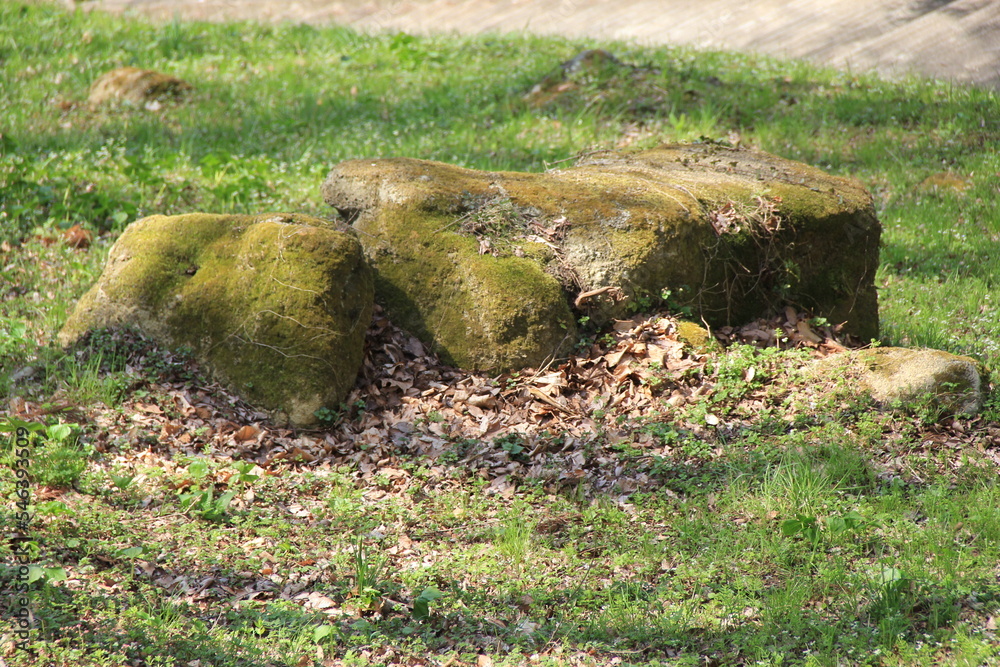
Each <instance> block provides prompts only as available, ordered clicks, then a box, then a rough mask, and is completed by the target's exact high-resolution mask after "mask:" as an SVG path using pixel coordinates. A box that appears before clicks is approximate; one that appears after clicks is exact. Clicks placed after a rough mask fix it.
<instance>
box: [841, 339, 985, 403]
mask: <svg viewBox="0 0 1000 667" xmlns="http://www.w3.org/2000/svg"><path fill="white" fill-rule="evenodd" d="M857 354H858V363H859V364H860V367H861V369H862V380H863V382H864V383H865V384H866V385H867V386H868V388H869V389H870V390H871V393H872V398H874V399H875V400H876V401H878V402H880V403H882V404H885V405H899V404H902V405H906V404H912V403H917V402H920V401H924V400H932V401H934V402H935V403H936V404H937V405H938V406H939V407H940V408H941V409H943V410H944V411H946V412H948V413H950V414H966V415H975V414H976V413H978V412H979V411H980V410H981V409H982V406H983V389H982V379H981V376H980V372H979V366H978V364H977V363H976V360H975V359H972V358H971V357H964V356H959V355H955V354H951V353H949V352H944V351H942V350H928V349H907V348H900V347H886V348H875V349H872V350H864V351H862V352H859V353H857Z"/></svg>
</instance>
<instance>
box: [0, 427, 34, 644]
mask: <svg viewBox="0 0 1000 667" xmlns="http://www.w3.org/2000/svg"><path fill="white" fill-rule="evenodd" d="M5 427H6V428H5ZM38 427H39V425H37V424H30V423H25V422H19V421H17V420H12V421H11V422H8V423H4V424H0V432H3V431H7V432H8V433H10V437H12V438H13V443H12V444H13V453H14V460H13V462H12V463H11V469H12V470H13V472H14V478H15V481H14V484H15V492H14V496H15V502H14V512H13V516H12V520H11V521H10V522H9V525H12V526H13V527H14V528H15V532H14V534H13V535H11V536H10V544H11V551H12V552H13V557H14V563H13V566H12V569H13V575H14V576H13V577H12V578H11V581H10V584H9V588H7V589H6V590H5V591H4V594H5V598H6V604H5V606H6V607H7V609H8V612H9V617H10V631H11V636H12V637H13V639H14V646H15V648H16V649H17V650H19V651H27V650H29V649H28V646H29V644H30V643H31V633H32V630H33V626H34V613H33V611H32V599H31V587H30V584H31V549H30V544H29V543H30V542H31V535H30V532H31V514H30V512H29V509H30V507H31V453H32V451H31V440H32V439H31V433H32V431H34V430H36V429H37V428H38Z"/></svg>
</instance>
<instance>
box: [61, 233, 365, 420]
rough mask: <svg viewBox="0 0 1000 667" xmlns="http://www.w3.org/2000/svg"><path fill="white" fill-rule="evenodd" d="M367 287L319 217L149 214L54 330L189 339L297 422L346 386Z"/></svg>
mask: <svg viewBox="0 0 1000 667" xmlns="http://www.w3.org/2000/svg"><path fill="white" fill-rule="evenodd" d="M373 293H374V287H373V282H372V276H371V270H370V269H369V267H368V265H367V263H366V262H365V260H364V256H363V253H362V250H361V245H360V244H359V243H358V240H357V239H356V238H355V236H354V235H353V234H351V233H346V232H344V231H338V230H336V229H334V228H333V227H332V226H331V224H330V223H328V222H326V221H322V220H318V219H316V218H310V217H308V216H302V215H287V214H273V215H259V216H235V215H208V214H191V215H180V216H169V217H168V216H151V217H148V218H144V219H142V220H139V221H137V222H134V223H133V224H131V225H130V226H129V227H128V228H127V229H126V230H125V232H124V233H123V234H122V235H121V237H120V238H119V239H118V241H117V243H115V245H114V247H113V248H112V250H111V254H110V256H109V258H108V263H107V266H106V267H105V269H104V273H103V274H102V275H101V277H100V279H99V280H98V282H97V284H95V285H94V286H93V287H92V288H91V289H90V291H88V292H87V293H86V294H85V295H84V296H83V298H82V299H80V302H79V303H78V304H77V306H76V309H75V310H74V312H73V314H72V315H71V316H70V318H69V320H68V321H67V322H66V325H65V327H64V328H63V330H62V331H61V332H60V335H59V339H60V342H61V343H62V344H63V345H70V344H72V343H73V342H74V341H75V340H76V339H78V338H79V337H80V336H81V335H83V333H84V332H86V331H88V330H90V329H100V328H105V327H113V326H119V325H129V326H133V327H136V328H138V329H139V330H141V331H143V332H144V333H146V334H147V335H149V336H151V337H152V338H153V339H154V340H157V341H158V342H160V343H162V344H164V345H168V346H187V347H190V348H191V349H192V350H193V351H194V353H195V355H196V356H197V357H198V358H199V359H200V360H201V361H202V362H203V363H204V364H205V365H206V366H207V367H208V368H210V369H211V370H212V372H214V373H215V374H216V376H217V377H219V379H220V380H222V381H223V382H225V383H227V384H228V385H230V386H231V387H232V388H233V389H235V390H236V391H238V392H239V393H241V394H242V395H244V396H246V397H247V398H248V399H249V400H250V401H251V402H253V403H255V404H257V405H259V406H260V407H262V408H264V409H267V410H270V411H272V412H274V413H276V414H277V415H278V416H279V417H281V416H284V417H286V418H287V419H288V420H290V421H291V422H292V423H294V424H298V425H303V424H309V423H311V422H313V421H315V417H314V415H313V413H314V412H315V411H316V410H318V409H319V408H321V407H328V408H334V409H335V408H337V407H338V405H339V404H340V402H341V401H342V400H343V399H344V397H345V396H346V395H347V392H348V391H349V390H350V388H351V386H352V385H353V383H354V380H355V378H356V376H357V372H358V369H359V368H360V365H361V359H362V352H363V345H364V336H365V330H366V328H367V326H368V323H369V320H370V319H371V309H372V303H373Z"/></svg>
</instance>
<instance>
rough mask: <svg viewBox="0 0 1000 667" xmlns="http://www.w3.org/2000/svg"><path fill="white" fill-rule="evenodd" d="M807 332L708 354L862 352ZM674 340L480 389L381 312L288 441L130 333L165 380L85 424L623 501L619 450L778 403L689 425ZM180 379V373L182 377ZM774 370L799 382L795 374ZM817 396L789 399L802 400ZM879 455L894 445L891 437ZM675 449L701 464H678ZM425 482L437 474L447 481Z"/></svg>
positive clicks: (495, 488)
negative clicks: (315, 415) (169, 372)
mask: <svg viewBox="0 0 1000 667" xmlns="http://www.w3.org/2000/svg"><path fill="white" fill-rule="evenodd" d="M813 322H814V321H813V320H810V318H809V316H808V315H807V314H805V313H798V312H796V311H795V310H794V309H793V308H787V309H786V310H785V312H783V313H782V314H780V315H778V316H775V317H774V318H772V319H770V320H758V321H756V322H753V323H750V324H747V325H745V326H742V327H736V328H734V327H724V328H722V329H720V330H719V331H716V332H715V333H714V340H713V341H712V342H713V343H714V342H716V341H718V342H721V343H723V344H725V345H731V344H734V343H742V344H749V345H755V346H757V347H759V348H764V349H768V348H770V349H791V348H803V349H805V350H809V351H810V352H811V354H809V355H808V356H810V357H824V356H827V355H829V354H832V353H837V352H843V351H845V350H847V349H848V347H847V346H857V341H851V340H847V339H846V338H845V337H841V336H840V334H839V331H838V328H837V327H831V326H828V325H827V326H814V324H813ZM679 325H680V326H681V327H683V326H684V324H683V323H679V322H678V320H677V319H675V318H673V317H672V316H670V315H669V314H653V315H648V314H644V315H637V316H635V317H633V318H631V319H627V320H620V321H615V322H614V323H613V326H612V327H611V330H610V331H609V332H608V333H607V334H605V335H603V336H602V337H601V338H600V341H599V342H592V343H591V344H590V345H588V346H586V347H585V348H584V349H582V350H578V353H577V354H576V355H575V356H573V357H571V358H570V359H568V360H566V361H563V362H562V363H560V364H558V365H553V366H550V367H547V368H543V369H539V370H533V369H527V370H525V371H523V372H521V373H513V374H504V375H500V376H497V377H489V376H486V375H483V374H477V373H472V372H466V371H462V370H459V369H456V368H453V367H450V366H446V365H444V364H442V363H441V362H440V361H439V360H438V359H437V358H436V357H435V356H434V355H433V354H431V353H430V352H428V350H427V349H426V348H425V346H424V345H423V344H422V343H421V342H420V341H419V340H417V339H416V338H415V337H413V336H411V335H410V334H408V333H407V332H405V331H403V330H401V329H399V328H398V327H396V326H394V325H393V324H392V323H391V322H390V321H389V320H388V318H387V317H386V316H385V314H384V313H383V312H382V311H381V309H380V308H379V307H378V306H376V307H375V314H374V317H373V321H372V324H371V326H370V328H369V330H368V333H367V338H366V349H365V357H364V363H363V367H362V369H361V372H360V374H359V378H358V381H357V383H356V385H355V387H354V389H353V390H352V392H351V394H350V395H349V397H348V399H347V401H346V402H345V403H344V404H342V406H341V408H342V410H341V411H340V413H335V414H327V415H324V416H325V417H328V418H329V421H330V422H331V423H330V424H329V426H328V427H327V428H323V429H317V430H298V431H296V430H292V429H289V428H283V427H281V426H276V425H274V424H272V423H270V422H269V421H268V419H267V415H266V414H264V413H261V412H258V411H256V410H254V409H253V408H252V407H251V406H249V405H247V404H246V403H244V402H243V401H242V400H241V399H239V398H238V397H237V396H235V395H234V394H232V393H231V392H228V391H227V390H226V389H225V388H223V387H221V386H219V385H218V384H215V383H211V382H206V381H195V382H192V380H193V379H197V378H199V377H200V375H199V371H198V369H197V368H196V367H195V366H194V363H193V362H192V361H190V360H189V359H186V358H184V357H180V356H177V355H172V354H171V353H169V352H166V351H163V350H159V349H156V348H155V347H154V346H153V345H152V344H151V343H150V342H149V341H148V340H145V339H144V338H142V336H141V335H139V334H136V333H134V332H131V331H119V332H111V333H109V334H108V335H111V336H112V337H113V338H114V339H115V340H114V342H113V343H114V344H115V345H119V346H121V347H123V348H124V349H125V350H126V352H127V354H130V355H131V356H130V363H131V364H132V365H130V367H129V368H130V369H132V368H133V367H139V366H141V365H142V364H143V363H144V361H145V359H144V356H145V355H153V354H155V355H157V356H158V357H161V358H162V359H161V361H160V362H159V364H160V366H161V367H162V366H171V365H172V366H173V367H174V370H175V377H173V378H170V379H172V380H173V381H166V382H162V383H158V384H154V385H150V386H149V387H148V389H149V391H144V392H139V394H138V396H141V398H140V397H136V395H133V396H132V397H129V398H127V399H126V400H125V401H124V403H123V404H122V405H121V408H122V409H121V410H111V409H102V406H99V405H98V406H96V407H95V406H89V407H88V412H89V415H88V417H89V421H91V422H92V423H93V424H94V425H95V426H96V427H97V428H98V430H97V433H96V435H95V441H94V443H93V444H94V445H95V447H96V449H97V450H98V451H100V452H113V451H117V450H133V449H135V446H136V445H137V444H139V445H145V446H146V447H147V448H148V449H149V450H150V451H151V452H153V453H156V454H160V455H166V456H167V457H172V456H175V455H187V456H191V455H200V454H202V453H204V452H206V451H211V452H212V453H213V455H215V456H221V457H227V456H228V457H231V458H232V459H234V460H245V461H252V462H254V463H255V464H257V465H259V466H261V467H262V468H264V469H268V468H271V467H274V466H276V465H278V464H280V463H290V464H304V465H307V466H320V465H322V466H339V465H349V466H351V467H352V468H354V469H356V473H357V476H358V479H359V483H364V482H365V481H367V480H370V479H372V478H373V477H374V476H376V475H378V474H386V473H387V472H388V474H390V476H392V475H398V476H399V477H400V478H401V479H399V480H398V482H397V484H396V485H395V487H396V490H397V491H402V490H404V489H405V487H406V486H407V485H408V481H407V480H406V479H405V478H406V477H407V475H406V473H405V472H404V471H401V470H399V469H398V464H399V462H400V459H401V457H426V458H427V459H430V460H431V461H440V462H446V464H447V465H452V466H457V467H460V468H462V469H464V470H466V471H475V472H476V473H477V474H479V475H480V476H482V477H484V478H486V479H488V480H489V482H490V486H489V492H491V493H499V494H502V495H503V496H505V497H509V496H511V495H512V494H513V493H514V491H515V489H516V488H517V485H518V484H519V483H520V482H522V481H524V480H527V479H534V480H539V481H541V482H542V483H543V484H544V485H545V486H546V488H550V487H551V489H552V490H557V489H559V488H560V487H565V486H574V487H575V486H577V485H580V484H582V485H583V486H584V488H585V489H586V491H587V495H592V494H597V493H601V494H607V493H616V494H619V495H624V496H627V494H629V493H631V492H634V491H640V490H641V491H648V490H652V489H655V488H658V487H659V486H660V483H659V481H657V480H656V479H653V478H650V476H648V475H646V474H644V473H642V472H636V470H635V469H631V470H630V469H626V468H623V467H622V465H621V464H620V459H621V457H620V455H619V452H618V450H619V449H620V448H618V447H616V445H619V444H621V443H631V444H633V445H636V446H638V447H640V448H641V449H642V450H643V452H644V454H645V455H646V456H647V457H666V458H671V459H675V460H677V462H679V463H687V464H691V465H694V466H697V465H698V464H699V463H700V462H703V461H704V459H705V455H706V451H707V450H705V449H704V448H697V447H687V448H683V447H677V446H676V441H677V440H681V441H689V442H695V441H697V442H703V443H708V444H709V445H717V444H721V443H722V442H724V441H725V440H726V439H727V437H729V436H732V435H734V434H738V433H739V432H740V429H742V428H745V427H747V426H750V425H751V422H752V420H751V419H749V418H747V417H748V416H750V415H753V414H754V412H755V411H759V410H760V409H763V408H766V407H767V405H768V404H773V403H774V401H775V398H774V396H773V391H772V393H771V394H770V395H769V393H768V392H769V389H773V387H771V385H772V384H779V383H777V382H774V383H772V382H771V381H770V380H768V379H764V381H761V378H760V377H756V378H755V375H756V374H757V373H756V369H755V368H754V366H749V367H748V368H747V369H745V370H744V373H743V380H744V385H745V391H742V392H741V395H740V396H739V397H738V401H737V402H736V403H735V404H732V402H730V404H729V405H728V406H727V407H724V408H723V410H724V411H727V412H728V416H727V415H722V414H719V415H717V414H714V413H713V412H710V411H702V412H698V411H696V410H686V409H685V408H690V407H691V406H694V405H697V404H698V403H699V402H703V401H705V400H706V399H711V398H712V397H713V392H714V391H715V386H716V384H717V382H718V380H719V378H718V365H717V364H715V365H714V368H713V364H712V363H711V358H712V355H711V354H707V353H706V350H705V348H704V343H706V342H708V341H697V342H695V343H694V344H692V343H690V342H684V341H683V340H682V339H681V337H679V336H678V330H679ZM701 331H702V332H703V331H704V330H701ZM90 353H91V352H89V351H88V348H87V346H86V343H84V345H83V346H82V349H81V350H80V351H79V352H78V353H77V355H78V357H80V359H79V360H80V363H85V362H86V358H87V355H88V354H90ZM164 360H165V361H164ZM763 363H765V364H766V363H767V362H766V361H765V362H763ZM785 364H786V365H788V362H787V361H786V362H785ZM798 365H801V362H800V363H799V364H798ZM177 369H183V373H181V375H180V376H176V370H177ZM772 370H773V369H772ZM784 371H787V372H788V373H789V374H794V372H795V369H794V368H792V367H788V368H785V369H784ZM784 371H782V372H784ZM772 374H773V373H772ZM755 379H756V380H757V381H756V382H754V380H755ZM771 379H775V378H771ZM139 384H141V381H140V382H139ZM137 386H138V385H137ZM821 390H822V387H812V388H808V387H807V388H803V387H798V388H790V387H789V388H787V389H786V391H798V392H805V393H807V394H815V393H817V392H820V391H821ZM796 405H797V404H794V403H789V402H787V401H786V402H785V405H784V409H785V411H786V412H785V414H784V415H783V417H784V419H785V420H786V421H788V422H789V423H791V422H792V421H793V420H794V419H795V418H796V417H797V416H798V415H796V414H795V410H796V409H801V407H800V408H796V407H795V406H796ZM56 406H57V407H56V408H55V409H53V408H52V407H51V406H49V407H47V408H45V409H42V408H40V407H39V406H38V405H35V404H32V403H29V402H26V401H25V400H24V399H20V398H16V399H14V400H13V401H11V405H10V408H11V410H10V412H9V414H12V415H13V416H17V417H20V418H24V419H32V418H37V417H39V416H41V414H42V413H49V414H51V413H52V412H53V411H58V410H59V409H71V408H70V407H69V406H66V405H62V406H60V405H59V403H58V401H56ZM740 415H743V417H742V418H741V417H740ZM69 416H72V413H70V415H69ZM655 424H660V425H669V429H670V432H671V433H674V434H676V435H679V436H681V437H679V438H667V439H666V440H667V442H663V441H664V438H662V437H660V438H657V437H653V436H652V435H651V433H650V431H652V432H654V433H655V432H657V430H658V429H656V428H649V427H650V425H655ZM644 427H645V428H644ZM888 428H889V429H890V430H891V428H892V427H891V424H890V425H889V426H888ZM659 431H660V432H661V433H662V432H663V429H662V428H661V429H659ZM921 431H922V433H921V440H920V443H921V445H922V446H924V447H931V446H941V445H947V446H950V447H952V448H955V449H961V448H964V447H966V446H970V445H971V446H974V447H976V448H977V449H979V450H980V451H985V450H986V448H987V447H988V446H989V445H991V444H994V443H996V442H997V436H1000V429H998V428H996V426H995V425H987V424H978V423H976V420H973V421H972V422H969V421H965V422H962V421H960V420H958V419H953V420H947V421H945V423H943V424H925V425H923V428H922V429H921ZM983 436H986V437H985V438H984V437H983ZM658 440H659V441H660V442H657V441H658ZM886 440H889V441H891V440H893V437H892V433H889V434H888V437H887V438H886ZM671 441H673V442H671ZM984 442H985V443H987V444H986V445H984ZM994 446H995V444H994ZM682 450H691V451H695V452H696V453H695V455H694V456H688V457H686V458H685V454H684V451H682ZM708 451H710V450H708ZM719 453H720V454H721V452H719ZM887 453H888V452H887ZM898 453H899V452H896V454H898ZM883 463H886V464H890V461H889V460H888V459H887V460H885V461H883ZM998 463H1000V460H998ZM435 470H437V471H438V472H439V473H441V474H443V468H441V467H436V468H435Z"/></svg>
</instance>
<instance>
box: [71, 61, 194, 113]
mask: <svg viewBox="0 0 1000 667" xmlns="http://www.w3.org/2000/svg"><path fill="white" fill-rule="evenodd" d="M190 90H191V84H189V83H187V82H186V81H183V80H181V79H178V78H177V77H175V76H170V75H169V74H162V73H160V72H155V71H153V70H148V69H139V68H138V67H119V68H118V69H115V70H111V71H110V72H105V73H104V74H102V75H101V76H100V77H98V79H97V80H96V81H94V83H93V85H92V86H91V87H90V95H89V96H88V97H87V102H88V103H89V104H90V105H91V106H98V105H100V104H104V103H105V102H109V101H115V100H118V101H126V102H132V103H134V104H142V103H145V102H153V101H155V100H161V99H164V98H170V99H179V98H180V97H182V96H183V95H185V94H186V93H187V92H188V91H190Z"/></svg>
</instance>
